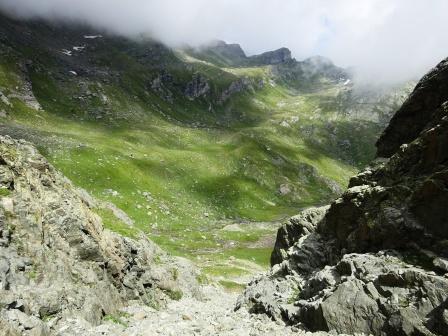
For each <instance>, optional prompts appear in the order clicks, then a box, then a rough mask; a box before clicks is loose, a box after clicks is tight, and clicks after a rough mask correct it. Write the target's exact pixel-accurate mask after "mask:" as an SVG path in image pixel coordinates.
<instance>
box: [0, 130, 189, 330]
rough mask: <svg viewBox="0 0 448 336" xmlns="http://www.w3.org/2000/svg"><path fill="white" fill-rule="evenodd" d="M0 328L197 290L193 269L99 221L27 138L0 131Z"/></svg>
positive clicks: (93, 315)
mask: <svg viewBox="0 0 448 336" xmlns="http://www.w3.org/2000/svg"><path fill="white" fill-rule="evenodd" d="M0 195H1V196H0V334H1V335H4V334H8V332H9V333H10V334H11V335H15V334H17V335H19V334H20V335H47V334H53V332H54V331H55V330H58V329H59V328H61V326H63V325H64V321H65V320H66V319H67V318H69V319H80V320H84V321H85V322H86V323H90V324H92V325H96V324H98V323H100V322H101V320H102V318H103V317H104V316H105V315H108V314H114V313H116V312H117V310H118V309H120V308H121V307H122V306H123V305H124V304H127V303H128V302H129V301H131V300H136V301H137V302H138V303H140V304H146V305H150V306H154V307H157V306H160V305H163V304H164V302H166V301H167V300H168V297H169V296H172V294H173V293H176V295H179V293H182V294H183V295H187V296H188V295H190V296H191V295H196V294H198V293H197V291H196V287H195V283H196V275H195V271H194V268H193V267H192V266H191V265H190V264H189V263H188V262H186V261H184V260H181V259H174V258H169V257H167V256H166V255H165V254H164V253H163V252H162V251H161V250H160V249H159V248H158V247H157V246H156V245H154V244H153V243H152V242H151V241H149V240H148V239H147V238H145V237H144V236H143V235H142V236H141V238H140V239H139V240H133V239H129V238H123V237H121V236H119V235H117V234H114V233H112V232H110V231H108V230H105V229H104V228H103V226H102V221H101V218H100V217H99V216H98V215H97V214H96V213H95V211H94V210H95V206H96V201H95V200H94V199H93V198H92V197H90V196H89V195H88V194H87V193H86V192H84V191H82V190H78V189H76V188H75V187H74V186H73V185H72V184H71V182H70V181H69V180H67V179H66V178H65V177H63V176H62V175H61V174H60V173H59V172H57V171H56V170H55V169H54V168H53V167H52V166H51V165H49V164H48V162H47V161H46V160H45V159H44V158H43V157H42V156H41V155H40V154H39V153H38V152H37V151H36V149H35V148H34V147H33V146H31V145H30V144H29V143H27V142H24V141H16V140H13V139H11V138H8V137H0Z"/></svg>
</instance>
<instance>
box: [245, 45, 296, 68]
mask: <svg viewBox="0 0 448 336" xmlns="http://www.w3.org/2000/svg"><path fill="white" fill-rule="evenodd" d="M248 60H249V63H250V64H253V65H275V64H280V63H285V62H288V61H290V60H292V57H291V50H289V49H288V48H280V49H277V50H274V51H268V52H265V53H263V54H260V55H255V56H251V57H249V58H248Z"/></svg>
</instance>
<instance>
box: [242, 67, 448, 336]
mask: <svg viewBox="0 0 448 336" xmlns="http://www.w3.org/2000/svg"><path fill="white" fill-rule="evenodd" d="M447 86H448V60H445V61H443V62H442V63H441V64H439V65H438V66H437V67H436V68H435V69H434V70H432V71H431V72H430V73H429V74H428V75H427V76H425V77H424V78H423V79H422V80H421V82H420V83H419V84H418V85H417V87H416V89H415V91H414V93H413V94H412V95H411V96H410V97H409V98H408V100H407V101H406V102H405V103H404V105H403V107H402V108H401V109H400V110H399V111H398V112H397V115H396V116H395V117H394V118H393V119H392V121H391V124H390V126H389V127H388V129H387V130H386V131H385V133H384V134H383V136H382V137H381V139H380V140H379V142H378V155H379V157H378V158H377V159H376V160H375V162H373V163H372V166H371V167H369V168H367V169H366V170H365V171H364V172H362V173H361V174H359V175H358V176H356V177H354V178H352V180H351V181H350V185H349V189H348V190H347V191H346V192H345V193H344V194H343V195H342V197H341V198H340V199H337V200H336V201H335V202H333V204H331V206H330V207H329V208H321V209H309V210H307V211H306V212H304V213H302V214H301V215H299V216H296V217H294V218H293V219H291V220H290V221H289V222H288V223H287V224H286V225H285V226H284V227H282V228H281V229H280V230H279V233H278V236H277V242H276V247H275V250H274V252H273V254H272V258H271V262H272V265H273V267H272V269H271V271H270V272H269V274H267V275H265V276H261V277H259V278H258V279H255V280H254V281H253V282H252V283H251V284H250V285H249V287H248V288H247V290H246V291H245V293H244V294H243V295H242V296H241V297H240V300H239V302H238V304H237V309H238V308H241V307H243V306H244V307H246V308H248V309H249V310H250V311H252V312H254V313H267V314H268V315H270V316H271V317H272V318H274V319H282V320H285V321H287V322H289V323H291V324H297V325H299V326H302V327H303V328H305V329H309V330H312V331H316V330H323V331H336V332H339V333H348V334H353V333H356V332H364V333H366V334H373V335H448V207H447V205H448V95H447V91H446V90H445V88H446V87H447Z"/></svg>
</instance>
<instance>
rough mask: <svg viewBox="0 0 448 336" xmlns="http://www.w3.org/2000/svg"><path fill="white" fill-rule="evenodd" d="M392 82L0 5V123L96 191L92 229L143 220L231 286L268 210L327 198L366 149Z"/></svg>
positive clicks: (265, 224) (123, 228)
mask: <svg viewBox="0 0 448 336" xmlns="http://www.w3.org/2000/svg"><path fill="white" fill-rule="evenodd" d="M407 90H408V89H407V88H406V87H404V86H403V87H399V88H391V89H388V90H386V91H378V90H373V89H371V88H369V87H367V88H362V87H361V86H358V85H355V83H354V82H353V79H352V78H351V76H350V74H349V73H348V72H347V71H345V70H343V69H341V68H338V67H336V66H334V65H333V64H332V63H331V61H329V60H326V59H323V58H320V57H315V58H311V59H308V60H305V61H303V62H299V61H296V60H294V59H293V58H292V57H291V55H290V52H289V50H287V49H279V50H278V51H274V52H267V53H264V54H262V55H256V56H250V57H248V56H246V54H245V53H244V51H243V49H242V48H241V47H239V46H238V45H228V44H226V43H224V42H217V43H216V44H215V45H211V46H206V47H203V48H201V49H199V50H196V49H193V48H186V49H183V50H173V49H170V48H168V47H166V46H164V45H163V44H161V43H159V42H157V41H154V40H151V39H150V38H149V37H145V36H142V37H140V38H138V39H134V40H131V39H127V38H124V37H119V36H113V35H110V34H108V33H107V32H102V31H97V30H95V29H92V28H90V27H86V26H76V25H71V26H67V25H63V24H49V23H46V22H42V21H28V22H23V21H16V20H13V19H9V18H7V17H4V16H2V17H1V20H0V115H1V123H0V133H1V134H4V135H11V136H12V137H14V138H24V139H26V140H29V141H31V142H33V143H34V144H35V145H36V146H37V147H38V149H39V150H40V152H41V153H42V154H43V155H44V156H45V157H46V158H47V159H48V160H49V161H50V162H51V163H52V164H53V165H54V166H55V167H56V168H57V169H60V170H61V171H62V172H63V173H64V174H65V175H66V176H68V177H69V178H70V179H71V180H72V181H73V183H74V184H75V185H77V186H79V187H82V188H84V189H86V190H87V191H88V192H90V193H92V194H93V195H94V196H95V197H96V198H98V199H100V200H102V201H105V202H110V204H111V206H110V207H106V208H103V209H99V210H98V214H99V215H100V216H101V217H102V219H103V222H104V224H105V226H106V227H107V228H109V229H111V230H113V231H115V232H118V233H120V234H122V235H125V236H128V237H136V236H138V235H139V233H140V232H143V233H144V234H147V235H148V236H149V237H151V239H152V240H154V241H155V242H156V243H158V244H159V245H160V246H161V247H162V248H164V249H166V250H167V251H169V252H171V253H172V254H175V255H181V256H187V257H189V258H191V259H192V260H194V261H195V262H197V264H199V265H200V266H201V267H202V268H203V269H204V270H205V271H206V273H207V274H208V275H209V276H211V277H216V278H217V279H218V280H221V282H222V284H224V285H226V286H228V287H229V288H232V289H233V288H235V287H238V286H239V285H240V284H242V283H245V281H246V279H247V275H248V272H249V273H251V272H254V271H258V270H261V269H262V267H265V266H267V264H268V261H269V255H270V252H271V249H272V246H273V240H272V237H273V236H274V234H275V231H276V230H277V228H278V225H279V224H278V221H279V220H282V219H283V218H285V217H287V216H290V215H293V214H295V213H297V212H298V210H300V209H303V208H306V207H309V206H312V205H319V204H324V203H325V202H328V201H330V200H331V199H332V198H334V197H335V196H337V195H339V194H340V193H341V192H342V190H343V188H344V187H345V186H346V184H347V183H348V180H349V177H350V176H351V175H353V174H354V173H356V172H357V171H358V170H359V169H360V168H362V167H363V166H364V165H365V164H366V163H367V162H369V161H370V160H371V159H372V158H373V156H374V151H375V149H374V143H375V141H376V139H377V137H378V135H379V134H380V132H381V131H382V129H383V128H384V127H385V125H386V124H387V122H388V120H389V119H390V117H391V115H392V113H393V111H395V110H396V108H397V107H398V106H399V105H400V103H401V102H402V101H403V99H404V97H405V95H406V91H407ZM111 209H113V210H111ZM117 213H119V214H120V218H121V220H117V218H116V216H115V215H116V214H117ZM229 280H231V281H229Z"/></svg>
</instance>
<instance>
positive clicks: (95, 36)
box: [84, 35, 103, 40]
mask: <svg viewBox="0 0 448 336" xmlns="http://www.w3.org/2000/svg"><path fill="white" fill-rule="evenodd" d="M102 37H103V36H102V35H84V38H85V39H87V40H95V39H97V38H102Z"/></svg>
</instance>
